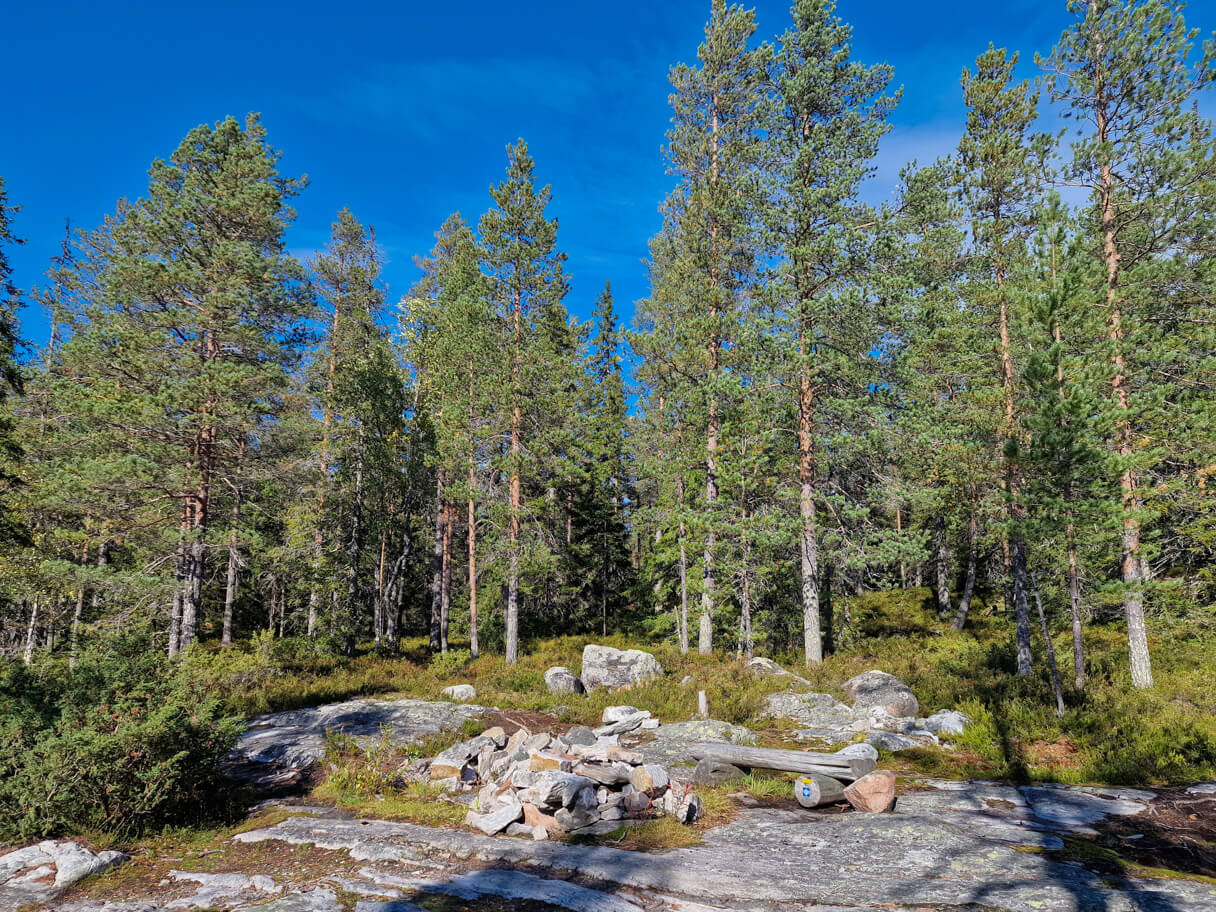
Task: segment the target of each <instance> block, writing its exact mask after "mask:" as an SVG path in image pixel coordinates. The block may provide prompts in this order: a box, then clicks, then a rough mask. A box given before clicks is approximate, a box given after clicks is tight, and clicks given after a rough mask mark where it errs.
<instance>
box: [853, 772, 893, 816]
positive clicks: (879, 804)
mask: <svg viewBox="0 0 1216 912" xmlns="http://www.w3.org/2000/svg"><path fill="white" fill-rule="evenodd" d="M844 797H845V798H847V799H848V802H849V804H851V805H853V807H855V808H856V809H857V810H859V811H865V812H866V813H870V814H881V813H883V812H885V811H889V810H891V809H892V808H893V807H895V774H894V773H893V772H891V771H890V770H874V772H872V773H867V774H866V775H864V776H862V777H861V778H860V779H858V780H857V781H856V782H853V783H851V784H849V785H846V786H845V789H844Z"/></svg>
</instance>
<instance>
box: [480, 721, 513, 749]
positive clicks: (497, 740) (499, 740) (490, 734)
mask: <svg viewBox="0 0 1216 912" xmlns="http://www.w3.org/2000/svg"><path fill="white" fill-rule="evenodd" d="M481 736H482V737H483V738H489V739H490V740H491V741H493V742H494V746H495V747H505V746H506V744H507V733H506V732H505V731H503V728H502V726H501V725H495V726H494V727H493V728H487V729H486V730H485V731H483V732H482V733H481Z"/></svg>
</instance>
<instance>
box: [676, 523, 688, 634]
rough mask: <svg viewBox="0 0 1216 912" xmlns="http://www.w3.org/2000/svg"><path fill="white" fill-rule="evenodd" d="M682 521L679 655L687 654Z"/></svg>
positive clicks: (682, 524) (686, 596) (684, 548)
mask: <svg viewBox="0 0 1216 912" xmlns="http://www.w3.org/2000/svg"><path fill="white" fill-rule="evenodd" d="M684 534H685V533H684V521H683V520H681V521H680V616H679V617H678V618H677V620H678V621H679V627H680V654H681V655H687V654H688V549H687V548H686V547H685V545H684Z"/></svg>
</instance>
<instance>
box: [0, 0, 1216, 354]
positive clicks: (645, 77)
mask: <svg viewBox="0 0 1216 912" xmlns="http://www.w3.org/2000/svg"><path fill="white" fill-rule="evenodd" d="M708 10H709V2H708V0H695V2H688V0H665V2H660V3H653V2H633V3H631V2H618V3H615V4H611V3H609V4H605V3H595V4H592V3H579V2H550V0H544V2H527V3H501V2H494V3H489V2H484V0H468V2H465V3H433V2H431V3H422V2H416V0H415V2H410V0H406V2H398V3H386V4H378V3H347V4H338V5H335V4H332V3H326V4H320V3H315V2H310V0H304V2H295V3H285V2H262V3H257V4H254V3H227V2H212V3H209V4H205V5H204V4H175V3H169V4H155V5H154V4H149V3H123V2H115V3H96V2H90V3H77V2H64V3H58V4H35V3H22V4H16V3H14V4H9V6H8V8H7V9H6V11H5V13H4V15H3V19H4V30H5V54H6V68H5V69H6V76H7V78H6V80H5V88H4V99H5V103H4V122H3V123H4V125H3V128H2V129H0V175H3V176H4V177H5V179H6V182H7V184H8V190H9V197H10V201H11V202H13V203H16V204H19V205H21V206H22V207H23V208H22V211H21V212H20V213H19V214H18V215H17V217H16V222H15V225H16V229H17V233H18V234H19V235H20V236H22V237H24V238H25V239H26V240H27V243H26V244H25V245H24V246H23V247H21V248H17V249H16V250H12V251H10V256H11V259H12V261H13V265H14V268H15V272H16V276H15V277H16V280H17V282H18V284H19V285H21V286H23V287H26V288H29V287H31V286H33V285H35V284H37V283H39V282H41V281H43V278H42V274H43V271H44V270H45V268H46V266H47V263H48V260H49V258H50V257H51V256H52V255H53V254H54V253H55V252H56V250H57V248H58V245H59V242H60V239H61V237H62V232H63V224H64V219H65V218H70V219H71V220H72V223H73V224H74V225H76V226H81V227H92V226H94V225H96V224H98V223H99V222H100V221H101V220H102V218H103V217H104V216H105V214H106V213H108V212H111V211H113V209H114V205H115V202H116V201H117V200H118V199H119V198H120V197H123V196H127V197H135V196H138V195H140V194H141V193H142V192H143V190H144V189H145V188H146V171H147V167H148V165H149V164H150V163H151V161H152V160H153V159H154V158H156V157H157V156H166V155H168V154H169V153H170V152H172V150H173V149H174V147H175V146H176V145H177V143H178V142H179V140H180V139H181V138H182V136H184V135H185V133H186V132H187V131H188V130H189V129H190V128H191V127H193V126H195V125H197V124H199V123H203V122H213V121H215V120H217V119H219V118H222V117H223V116H225V115H227V114H235V115H237V116H241V115H243V114H244V113H245V112H247V111H259V112H261V113H262V115H263V118H264V121H265V123H266V125H267V128H268V129H269V131H270V138H271V141H272V143H273V144H274V145H276V146H277V147H278V148H280V149H281V150H283V152H284V156H283V161H282V168H283V170H284V172H285V173H289V174H301V173H306V174H308V175H309V177H310V180H311V186H310V187H309V188H308V189H307V190H306V191H305V193H304V194H303V196H302V197H301V198H300V199H299V200H298V201H297V206H296V208H297V210H298V212H299V218H298V219H297V221H296V223H295V224H294V225H293V226H292V228H291V230H290V233H289V235H288V241H289V245H290V247H291V249H292V250H293V251H295V252H297V253H299V254H306V253H308V252H310V251H311V250H313V249H315V248H317V247H318V246H320V245H322V244H323V243H324V241H325V237H326V234H327V232H328V228H329V224H330V222H331V221H332V220H333V217H334V214H335V213H336V212H337V210H338V209H339V208H341V207H342V206H344V205H347V206H350V207H351V209H352V210H353V211H354V212H355V214H356V215H357V216H358V217H359V218H360V219H362V220H363V221H365V222H367V223H370V224H372V225H374V226H375V228H376V231H377V236H378V238H379V240H380V242H381V244H382V246H383V247H384V249H385V252H386V254H387V255H388V257H389V260H390V262H389V265H388V267H387V270H386V279H387V281H388V283H389V285H390V297H391V299H392V300H396V299H397V298H398V297H399V296H400V295H401V294H403V293H404V292H405V290H406V289H407V288H408V287H409V285H410V283H411V282H412V281H413V280H414V278H415V276H416V270H415V268H414V265H413V258H414V256H416V255H418V254H422V253H425V252H426V251H427V250H429V249H430V246H431V242H432V239H433V233H434V231H435V229H436V227H438V225H439V224H440V222H441V221H442V220H443V218H444V217H445V216H446V215H447V214H448V213H449V212H451V211H453V210H457V209H458V210H461V211H462V212H463V213H464V214H465V216H466V217H467V218H469V219H470V220H475V219H476V217H477V215H478V214H479V213H480V212H481V211H483V210H484V209H485V208H486V206H487V204H488V199H489V198H488V195H487V193H486V191H487V188H488V187H489V186H490V184H491V183H494V182H496V181H497V180H499V179H500V177H501V174H502V171H503V167H504V166H505V163H506V154H505V147H506V146H507V144H508V143H510V142H512V141H514V140H515V139H516V138H517V137H520V136H523V137H525V138H526V139H527V140H528V141H529V143H530V145H531V148H532V153H533V155H534V157H535V158H536V161H537V169H538V174H539V176H540V178H541V179H542V180H544V181H547V182H549V183H551V184H552V185H553V193H554V204H553V209H552V211H553V212H554V213H555V214H556V215H557V216H558V217H559V219H560V221H561V232H560V235H559V238H560V243H561V245H562V247H563V248H564V249H565V250H566V251H568V252H569V254H570V265H569V269H570V272H571V273H572V275H573V278H574V287H573V292H572V294H571V297H570V299H569V302H568V303H569V306H570V309H571V310H572V311H573V312H574V313H576V314H578V315H580V316H586V315H587V314H589V313H590V310H591V307H592V304H593V302H594V299H595V296H596V295H597V293H598V292H599V290H600V288H601V287H602V285H603V283H604V281H605V280H611V281H612V283H613V287H614V289H615V291H616V294H617V300H618V303H619V306H620V309H621V310H622V312H623V313H624V314H625V315H626V316H628V315H630V314H631V313H632V310H633V301H635V300H636V299H637V298H639V297H642V296H644V295H645V293H646V281H645V272H644V268H643V265H642V262H641V261H642V259H643V257H645V255H646V242H647V239H648V238H649V237H650V236H651V235H652V234H653V233H654V232H655V230H656V229H657V227H658V224H659V217H658V214H657V206H658V203H659V202H660V200H661V199H662V197H663V195H664V194H665V193H666V191H667V189H668V187H669V186H670V181H669V178H668V177H667V176H666V175H665V174H664V166H663V159H662V145H663V134H664V130H665V129H666V125H667V116H668V114H667V94H668V86H667V81H666V74H667V70H668V67H669V66H670V65H671V64H672V63H673V62H675V61H679V60H690V59H692V57H693V55H694V54H695V50H696V46H697V44H698V42H699V40H700V38H701V34H702V28H703V25H704V20H705V17H706V15H707V13H708ZM756 10H757V18H758V22H759V35H760V36H761V37H771V36H775V35H776V34H778V33H779V32H781V31H782V30H784V28H785V27H786V23H787V21H788V3H787V2H785V0H779V2H760V3H757V4H756ZM837 12H838V14H839V15H840V16H841V17H842V18H844V19H845V20H846V21H848V22H850V23H851V24H852V25H853V26H854V29H855V31H854V47H855V53H856V56H857V57H858V58H859V59H861V60H864V61H866V62H877V61H887V62H890V63H892V64H893V65H894V66H895V73H896V83H897V84H902V85H903V86H904V87H905V95H904V101H903V104H902V106H901V108H900V110H899V112H898V113H897V115H896V116H895V118H894V124H895V128H894V130H893V131H892V133H891V134H890V135H889V136H888V137H887V140H886V142H885V144H884V146H883V150H882V152H881V154H880V160H879V168H880V174H879V177H878V179H877V180H876V181H875V183H874V185H873V187H872V188H871V191H870V192H871V195H872V197H873V198H874V199H876V200H877V199H881V198H883V197H885V196H886V195H888V194H889V193H890V190H891V188H892V187H893V185H894V181H895V175H896V172H897V171H898V169H899V167H900V166H901V165H902V164H903V163H905V162H906V161H908V160H909V159H912V158H919V159H920V160H921V161H927V160H930V159H932V158H934V157H936V156H937V155H939V154H942V153H945V152H947V151H949V150H950V148H951V147H952V146H953V145H954V144H955V142H956V141H957V137H958V134H959V132H960V129H961V126H962V123H963V117H964V114H963V110H962V106H961V98H960V91H959V86H958V79H959V74H960V71H961V69H962V67H963V66H964V65H966V64H968V63H969V62H970V61H971V60H973V59H974V57H975V55H976V54H977V53H979V52H980V51H982V50H983V49H984V48H985V47H986V46H987V44H988V42H989V41H994V42H996V43H997V45H998V46H1005V47H1009V48H1012V49H1020V50H1021V51H1022V52H1023V59H1024V63H1025V72H1026V74H1027V75H1030V74H1032V73H1033V70H1034V68H1033V65H1032V64H1031V62H1030V61H1031V59H1032V57H1033V53H1034V51H1036V50H1039V51H1043V52H1046V51H1048V50H1050V48H1051V46H1052V44H1053V43H1054V42H1055V40H1056V38H1057V37H1058V36H1059V34H1060V31H1061V30H1062V29H1063V28H1064V27H1065V25H1066V24H1067V21H1068V16H1067V13H1066V11H1065V8H1064V2H1063V0H1005V2H1002V3H984V4H977V3H975V2H974V0H970V2H962V0H938V2H921V3H912V2H907V0H839V3H838V8H837ZM1188 21H1189V22H1190V23H1191V24H1193V25H1196V26H1199V27H1201V28H1203V29H1204V30H1205V31H1206V32H1208V33H1210V32H1211V30H1212V29H1213V28H1216V0H1194V2H1192V3H1191V4H1190V5H1189V8H1188ZM23 324H24V332H25V335H26V337H27V338H29V339H31V340H32V341H35V342H41V341H43V340H44V339H45V337H46V324H45V319H44V317H43V316H42V315H41V314H40V313H38V312H37V308H36V307H31V308H29V309H27V310H26V311H25V313H24V314H23Z"/></svg>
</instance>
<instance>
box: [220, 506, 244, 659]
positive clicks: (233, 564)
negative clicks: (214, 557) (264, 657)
mask: <svg viewBox="0 0 1216 912" xmlns="http://www.w3.org/2000/svg"><path fill="white" fill-rule="evenodd" d="M239 513H240V508H239V507H233V508H232V524H233V528H232V531H231V532H229V533H228V578H227V583H226V585H225V586H224V632H223V636H222V638H221V639H220V645H221V646H224V647H228V646H231V645H232V611H233V608H234V606H235V605H236V584H237V576H238V569H239V567H240V563H241V558H240V552H239V551H238V550H237V547H236V523H237V522H238V521H239Z"/></svg>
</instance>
